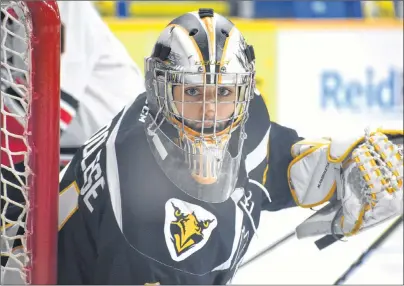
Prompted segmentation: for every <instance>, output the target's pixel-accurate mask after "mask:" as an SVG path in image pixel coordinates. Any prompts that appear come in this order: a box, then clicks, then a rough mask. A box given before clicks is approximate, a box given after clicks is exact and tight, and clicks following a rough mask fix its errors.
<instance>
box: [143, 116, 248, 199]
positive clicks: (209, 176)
mask: <svg viewBox="0 0 404 286" xmlns="http://www.w3.org/2000/svg"><path fill="white" fill-rule="evenodd" d="M164 124H168V123H167V122H165V123H164ZM164 124H163V125H164ZM161 127H162V126H158V125H156V122H155V121H154V119H153V117H152V116H151V115H150V114H149V115H148V116H147V118H146V120H145V128H146V138H147V141H148V143H149V146H150V149H151V151H152V153H153V156H154V158H155V160H156V162H157V164H158V165H159V167H160V169H161V170H162V171H163V172H164V174H165V175H166V177H167V178H168V179H169V180H170V181H171V182H172V183H173V184H174V185H175V186H176V187H178V188H179V189H180V190H181V191H183V192H184V193H186V194H188V195H189V196H191V197H193V198H195V199H198V200H201V201H204V202H208V203H220V202H223V201H225V200H227V199H228V198H229V197H230V196H231V194H232V193H233V191H234V188H235V185H236V182H237V178H238V172H239V168H240V161H241V150H242V145H243V144H242V142H241V143H240V142H239V144H238V152H237V154H235V156H233V157H232V155H231V154H230V152H229V151H228V141H229V140H225V141H226V142H224V141H223V143H222V144H221V145H220V146H217V144H209V143H207V142H193V141H191V140H190V139H186V140H181V142H180V144H176V143H175V142H174V141H173V139H172V138H170V137H168V136H167V135H166V133H169V132H166V133H165V132H163V131H162V130H161ZM173 128H174V127H173ZM148 130H153V132H148ZM177 134H178V133H177ZM183 139H184V138H183ZM240 140H242V141H243V140H244V138H242V137H240Z"/></svg>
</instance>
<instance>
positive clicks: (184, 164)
mask: <svg viewBox="0 0 404 286" xmlns="http://www.w3.org/2000/svg"><path fill="white" fill-rule="evenodd" d="M145 75H146V89H147V91H146V93H144V94H142V95H140V96H139V97H138V98H137V99H136V100H134V102H133V103H131V104H130V105H128V106H127V107H126V108H125V109H124V110H122V111H121V112H120V113H119V114H118V115H117V116H116V117H115V118H114V119H113V120H112V121H111V122H110V123H109V124H108V125H107V126H105V127H104V128H102V129H101V130H99V131H98V132H97V133H96V134H95V135H94V136H93V137H92V138H91V139H89V140H88V141H87V142H86V143H85V144H84V145H83V147H82V148H81V149H80V151H79V152H78V153H77V154H76V155H75V157H74V159H73V160H72V162H71V163H70V165H69V166H68V167H67V168H66V169H64V170H63V172H62V174H61V182H60V217H59V221H60V233H59V260H58V279H59V281H58V282H59V283H61V284H132V285H133V284H142V285H143V284H146V283H160V284H161V285H164V284H172V285H173V284H175V285H185V284H226V283H229V282H230V281H231V279H232V277H233V276H234V275H235V273H236V271H237V268H238V266H239V265H240V262H241V261H242V259H243V257H244V254H245V253H246V250H247V249H248V246H249V244H250V241H251V239H252V237H253V236H254V234H255V232H256V230H257V227H258V224H259V220H260V213H261V211H265V210H267V211H276V210H281V209H284V208H288V207H292V206H296V205H297V206H300V207H303V208H310V207H314V206H320V205H322V204H324V203H326V202H330V203H329V204H328V205H327V209H326V210H324V211H319V214H318V216H314V217H313V218H311V220H312V221H308V222H304V223H303V224H302V225H300V226H299V227H298V228H297V230H296V232H297V235H298V237H307V236H314V235H319V234H324V235H334V236H337V237H338V236H351V235H355V234H359V235H360V232H362V231H364V230H365V229H367V228H371V227H372V226H374V225H376V224H378V223H379V222H382V221H384V220H387V219H389V218H392V217H395V216H398V215H400V214H402V212H403V201H402V195H403V170H402V168H403V156H402V145H403V131H402V130H382V129H380V130H372V131H371V130H367V131H364V132H363V134H358V137H357V138H352V139H350V138H342V139H337V138H332V139H320V140H307V139H303V138H301V137H299V136H298V135H297V133H296V131H294V130H292V129H289V128H286V127H283V126H280V125H278V124H276V123H274V122H271V121H270V119H269V117H268V112H267V109H266V107H265V104H264V102H263V100H262V97H261V96H260V95H259V93H258V92H257V91H256V90H255V87H254V77H255V55H254V49H253V47H252V46H250V45H248V44H247V43H246V41H245V40H244V38H243V36H242V35H241V33H240V31H239V30H238V29H237V28H236V27H235V26H234V25H233V23H232V22H230V21H229V20H227V19H226V18H224V17H222V16H221V15H219V14H216V13H214V12H213V11H212V10H211V9H200V10H199V11H198V12H193V13H187V14H185V15H182V16H180V17H178V18H176V19H174V20H173V21H171V22H170V23H169V24H168V25H167V27H166V28H165V29H164V30H163V31H162V33H161V35H160V37H159V38H158V40H157V42H156V44H155V46H154V49H153V51H152V54H151V56H150V57H148V58H147V59H146V61H145ZM264 227H268V226H264Z"/></svg>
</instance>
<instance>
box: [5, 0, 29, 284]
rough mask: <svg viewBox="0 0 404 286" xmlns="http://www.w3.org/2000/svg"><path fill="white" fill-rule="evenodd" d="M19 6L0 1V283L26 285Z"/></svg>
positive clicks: (25, 47) (22, 10)
mask: <svg viewBox="0 0 404 286" xmlns="http://www.w3.org/2000/svg"><path fill="white" fill-rule="evenodd" d="M28 15H29V13H28V9H27V7H26V5H25V4H24V2H14V1H2V2H1V152H0V155H1V266H2V267H1V280H2V284H3V283H13V282H14V283H16V282H17V281H20V282H21V280H22V282H24V283H28V281H27V266H28V263H29V251H28V247H27V235H29V232H28V231H26V230H27V226H26V218H27V214H28V209H29V207H30V206H29V200H28V194H29V185H28V176H30V175H32V170H30V168H29V164H28V158H29V154H30V151H31V150H30V146H29V145H28V135H29V132H28V121H29V115H30V107H31V106H30V102H31V94H30V88H29V87H30V84H29V80H30V77H29V73H30V69H29V66H30V65H29V63H30V54H31V53H30V39H31V37H30V33H31V31H32V29H31V27H32V26H31V22H30V19H29V17H28Z"/></svg>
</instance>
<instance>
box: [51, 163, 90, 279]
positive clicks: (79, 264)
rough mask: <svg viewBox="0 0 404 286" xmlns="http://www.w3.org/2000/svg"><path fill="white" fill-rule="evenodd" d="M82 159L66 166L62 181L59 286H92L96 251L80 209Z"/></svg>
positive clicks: (60, 196)
mask: <svg viewBox="0 0 404 286" xmlns="http://www.w3.org/2000/svg"><path fill="white" fill-rule="evenodd" d="M79 159H80V156H78V155H76V156H75V157H74V158H73V160H72V161H71V162H70V163H69V165H68V166H67V167H66V169H65V170H63V171H62V172H64V174H63V177H62V180H61V182H60V192H59V236H58V271H57V274H58V280H57V281H58V284H63V285H65V284H72V285H83V284H90V283H89V282H90V275H91V272H92V265H93V260H94V257H95V253H96V249H95V245H94V243H93V242H92V240H93V238H92V233H91V231H90V230H89V228H88V226H87V223H86V219H85V214H84V211H83V209H82V207H81V206H80V200H79V199H80V187H81V182H80V181H81V180H80V170H79V168H80V164H79Z"/></svg>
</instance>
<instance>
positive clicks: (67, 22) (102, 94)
mask: <svg viewBox="0 0 404 286" xmlns="http://www.w3.org/2000/svg"><path fill="white" fill-rule="evenodd" d="M58 6H59V11H60V16H61V21H62V25H63V30H62V36H63V38H62V44H63V45H62V58H61V90H62V95H61V99H62V101H61V109H62V113H61V122H60V127H61V130H63V134H62V137H61V147H73V148H75V147H79V146H81V145H82V144H83V143H84V142H85V141H86V140H87V139H88V138H89V137H90V136H91V135H92V134H93V133H94V132H96V131H97V130H98V129H99V128H101V127H102V126H104V125H105V124H106V123H108V122H109V121H110V120H111V119H112V118H113V117H114V116H115V115H116V114H117V113H118V112H119V111H120V110H121V109H122V108H123V106H124V105H125V104H126V103H128V101H131V100H133V98H134V97H135V96H136V95H137V94H140V93H142V92H143V91H144V90H145V88H144V78H143V76H142V73H141V71H140V70H139V68H138V67H137V65H136V64H135V63H134V61H133V60H132V59H131V58H130V56H129V54H128V53H127V51H126V49H125V47H124V46H123V45H122V44H121V43H120V42H119V40H118V39H117V38H116V37H115V36H114V35H113V34H112V32H111V31H110V30H109V28H108V26H107V25H106V24H105V23H104V22H103V21H102V19H101V17H100V16H99V14H98V12H97V11H96V9H95V8H94V6H93V4H92V3H91V2H89V1H84V2H76V1H59V2H58ZM62 150H64V149H62Z"/></svg>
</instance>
